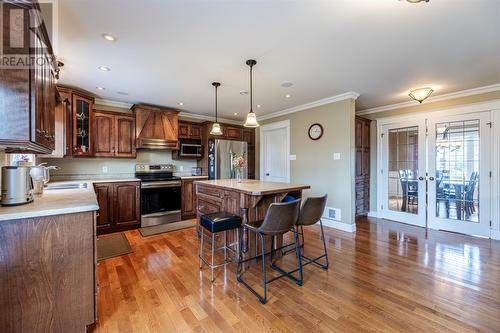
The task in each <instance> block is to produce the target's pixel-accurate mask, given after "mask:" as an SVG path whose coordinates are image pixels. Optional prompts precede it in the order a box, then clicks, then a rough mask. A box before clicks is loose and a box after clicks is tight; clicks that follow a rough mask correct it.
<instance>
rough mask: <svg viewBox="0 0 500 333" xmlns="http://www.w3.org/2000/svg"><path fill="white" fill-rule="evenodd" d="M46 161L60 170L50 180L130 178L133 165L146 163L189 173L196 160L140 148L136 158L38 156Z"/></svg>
mask: <svg viewBox="0 0 500 333" xmlns="http://www.w3.org/2000/svg"><path fill="white" fill-rule="evenodd" d="M41 162H47V164H48V165H56V166H58V167H59V168H60V170H53V171H51V172H50V177H51V180H53V181H54V180H71V179H101V178H131V177H133V176H134V172H135V165H136V164H138V163H147V164H174V165H175V166H176V172H177V173H180V174H190V173H191V168H192V167H194V166H196V161H190V160H188V161H180V160H172V152H171V151H162V150H141V151H138V152H137V158H136V159H117V158H114V159H112V158H78V157H76V158H72V157H66V158H40V159H38V160H37V163H41Z"/></svg>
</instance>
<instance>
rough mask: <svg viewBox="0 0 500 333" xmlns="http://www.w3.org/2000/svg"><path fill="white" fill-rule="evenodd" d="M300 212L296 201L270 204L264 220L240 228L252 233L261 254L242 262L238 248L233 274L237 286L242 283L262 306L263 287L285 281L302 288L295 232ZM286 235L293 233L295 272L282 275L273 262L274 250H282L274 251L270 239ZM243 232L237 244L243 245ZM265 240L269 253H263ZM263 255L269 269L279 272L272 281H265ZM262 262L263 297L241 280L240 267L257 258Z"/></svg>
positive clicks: (298, 249) (241, 253)
mask: <svg viewBox="0 0 500 333" xmlns="http://www.w3.org/2000/svg"><path fill="white" fill-rule="evenodd" d="M299 211H300V199H297V200H295V201H290V202H281V203H272V204H271V205H270V206H269V208H268V209H267V212H266V215H265V217H264V220H261V221H255V222H249V223H246V224H244V225H243V228H246V229H247V230H248V231H251V232H253V233H255V235H256V238H257V241H259V240H260V243H261V254H259V255H256V256H254V257H250V258H245V259H243V251H242V247H241V246H240V247H239V251H238V269H237V273H236V278H237V280H238V282H240V283H242V284H243V285H244V286H245V287H247V288H248V289H249V290H250V291H251V292H252V293H253V294H254V295H255V296H256V297H257V299H258V300H259V301H260V302H261V303H262V304H266V302H267V285H268V284H269V283H271V282H273V281H275V280H277V279H280V278H282V277H285V276H286V277H288V278H290V279H291V280H292V281H294V282H295V283H296V284H297V285H299V286H300V285H302V260H301V257H300V256H301V253H300V241H299V237H298V233H297V230H296V228H295V225H296V224H297V220H298V218H299ZM288 232H293V234H294V240H295V255H296V257H297V269H294V270H292V271H288V272H287V271H285V270H283V269H282V268H280V267H278V266H277V265H276V264H274V262H273V252H275V251H277V250H281V249H283V247H284V246H281V247H280V248H278V249H275V248H274V239H275V237H280V236H281V237H282V236H283V235H284V234H286V233H288ZM244 233H245V232H241V233H240V241H239V243H240V244H242V243H243V239H242V237H243V234H244ZM265 237H271V249H270V251H269V252H266V250H265ZM266 255H269V256H270V262H271V268H272V269H274V270H276V271H278V272H280V273H281V274H280V275H278V276H276V277H273V278H272V279H269V280H268V279H267V273H266ZM259 257H260V258H261V259H262V273H263V277H262V284H263V289H264V293H263V295H261V294H259V293H258V292H257V291H256V290H255V289H254V288H252V287H251V286H250V285H249V284H248V283H247V282H246V281H245V280H244V279H243V274H242V273H243V272H242V268H243V264H244V263H246V262H249V261H251V260H254V259H258V258H259ZM295 272H298V277H295V276H293V273H295Z"/></svg>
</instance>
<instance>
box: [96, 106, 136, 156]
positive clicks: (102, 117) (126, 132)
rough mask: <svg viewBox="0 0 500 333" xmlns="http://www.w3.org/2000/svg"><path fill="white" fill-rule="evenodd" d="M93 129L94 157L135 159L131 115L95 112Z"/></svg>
mask: <svg viewBox="0 0 500 333" xmlns="http://www.w3.org/2000/svg"><path fill="white" fill-rule="evenodd" d="M93 128H94V136H93V141H94V149H93V151H94V156H95V157H127V158H135V157H136V149H135V118H134V116H133V115H127V114H125V113H123V114H122V113H112V112H101V111H95V112H94V126H93Z"/></svg>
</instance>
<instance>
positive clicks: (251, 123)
mask: <svg viewBox="0 0 500 333" xmlns="http://www.w3.org/2000/svg"><path fill="white" fill-rule="evenodd" d="M246 64H247V65H248V66H250V112H248V114H247V120H246V121H245V123H244V124H243V126H245V127H259V123H258V122H257V116H256V115H255V112H253V106H252V104H253V81H252V80H253V78H252V76H253V66H255V65H256V64H257V61H255V60H253V59H249V60H247V62H246Z"/></svg>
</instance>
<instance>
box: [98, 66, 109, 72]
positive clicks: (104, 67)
mask: <svg viewBox="0 0 500 333" xmlns="http://www.w3.org/2000/svg"><path fill="white" fill-rule="evenodd" d="M97 68H99V69H100V70H101V71H103V72H109V71H110V70H111V68H109V67H106V66H99V67H97Z"/></svg>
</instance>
